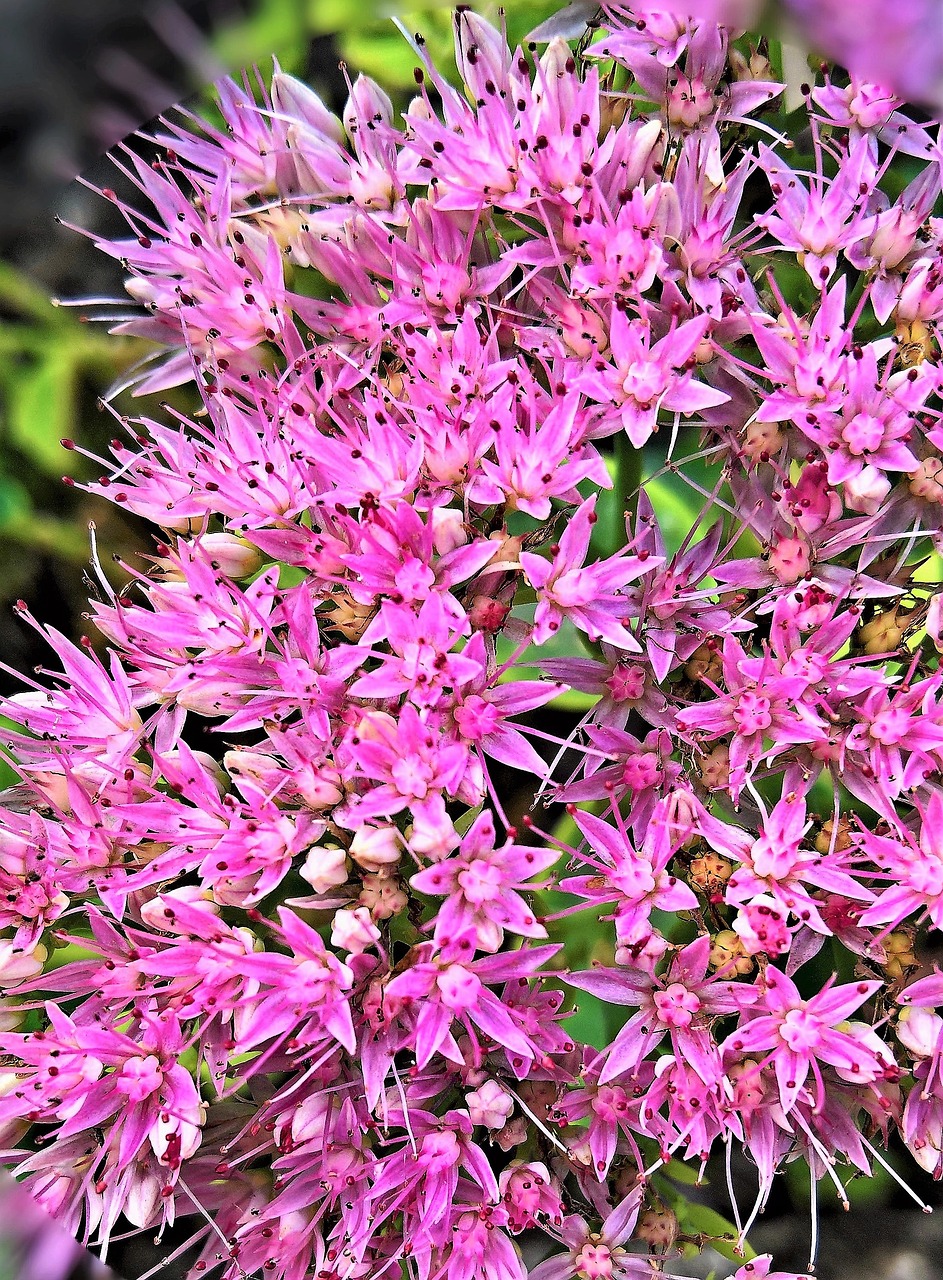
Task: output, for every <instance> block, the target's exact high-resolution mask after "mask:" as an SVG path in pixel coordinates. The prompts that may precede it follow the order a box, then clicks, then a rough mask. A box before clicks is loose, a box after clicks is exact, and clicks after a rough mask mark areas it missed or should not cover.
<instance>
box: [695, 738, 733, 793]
mask: <svg viewBox="0 0 943 1280" xmlns="http://www.w3.org/2000/svg"><path fill="white" fill-rule="evenodd" d="M698 767H699V771H700V775H701V781H702V782H703V783H704V786H705V787H706V788H707V789H708V791H717V790H721V791H726V790H727V788H728V787H729V786H730V748H729V747H728V746H727V744H726V743H725V742H718V743H717V744H716V745H715V746H714V747H712V748H711V750H710V751H708V753H707V754H706V755H705V756H702V757H701V760H700V764H699V766H698Z"/></svg>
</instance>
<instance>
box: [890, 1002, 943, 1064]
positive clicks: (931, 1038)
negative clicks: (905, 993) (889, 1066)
mask: <svg viewBox="0 0 943 1280" xmlns="http://www.w3.org/2000/svg"><path fill="white" fill-rule="evenodd" d="M897 1039H898V1040H899V1041H900V1042H901V1044H902V1045H903V1046H904V1048H905V1049H907V1050H908V1052H910V1053H912V1054H913V1056H914V1057H915V1058H931V1057H932V1056H933V1054H934V1053H936V1052H937V1050H938V1049H939V1047H940V1044H941V1043H943V1018H941V1017H940V1015H939V1014H938V1013H936V1012H934V1010H933V1009H920V1008H917V1007H915V1006H914V1005H910V1006H909V1007H908V1008H906V1009H901V1011H900V1014H899V1015H898V1018H897Z"/></svg>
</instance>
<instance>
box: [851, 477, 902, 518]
mask: <svg viewBox="0 0 943 1280" xmlns="http://www.w3.org/2000/svg"><path fill="white" fill-rule="evenodd" d="M842 490H843V492H844V495H845V502H846V503H847V505H848V506H849V507H851V509H852V511H861V512H863V513H864V514H865V515H868V516H873V515H875V514H876V513H877V511H878V510H879V509H880V506H881V503H882V502H883V501H884V499H885V498H886V497H887V495H888V494H889V493H890V491H891V482H890V480H888V478H887V476H886V475H885V474H884V473H883V471H878V469H877V467H871V466H867V467H864V468H863V470H861V471H859V472H858V474H857V475H856V476H852V477H851V479H850V480H846V481H845V482H844V484H843V485H842Z"/></svg>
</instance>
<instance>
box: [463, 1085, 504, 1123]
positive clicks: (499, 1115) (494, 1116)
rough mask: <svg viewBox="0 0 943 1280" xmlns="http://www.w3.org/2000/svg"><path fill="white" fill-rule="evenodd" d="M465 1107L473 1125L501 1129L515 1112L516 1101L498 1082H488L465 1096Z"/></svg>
mask: <svg viewBox="0 0 943 1280" xmlns="http://www.w3.org/2000/svg"><path fill="white" fill-rule="evenodd" d="M465 1106H466V1107H467V1108H468V1114H469V1116H470V1118H471V1122H472V1124H480V1125H484V1127H485V1128H486V1129H500V1128H502V1127H503V1126H504V1124H505V1123H506V1122H507V1118H508V1116H509V1115H510V1114H511V1112H512V1111H513V1110H514V1099H513V1098H512V1097H511V1095H510V1094H509V1093H505V1091H504V1090H503V1089H502V1088H501V1086H500V1085H499V1084H498V1082H497V1081H496V1080H486V1081H485V1082H484V1084H482V1085H481V1086H480V1087H479V1088H478V1089H476V1090H475V1091H474V1092H473V1093H466V1094H465Z"/></svg>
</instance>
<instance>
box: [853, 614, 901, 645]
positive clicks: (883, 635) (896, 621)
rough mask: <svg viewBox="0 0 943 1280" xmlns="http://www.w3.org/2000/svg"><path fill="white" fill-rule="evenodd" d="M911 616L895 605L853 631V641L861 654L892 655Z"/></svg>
mask: <svg viewBox="0 0 943 1280" xmlns="http://www.w3.org/2000/svg"><path fill="white" fill-rule="evenodd" d="M910 618H911V614H910V613H909V612H907V611H905V610H903V609H901V607H900V605H896V606H895V607H894V608H893V609H885V610H884V612H883V613H879V614H877V615H876V616H875V617H873V618H872V619H871V620H870V622H866V623H864V624H863V625H862V626H860V627H858V628H857V630H856V631H855V640H856V641H857V643H858V646H859V648H860V649H861V650H862V652H863V653H868V654H877V653H894V652H896V650H897V649H898V648H899V647H900V642H901V641H902V640H903V638H904V636H905V635H906V634H907V630H908V627H909V626H910Z"/></svg>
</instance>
